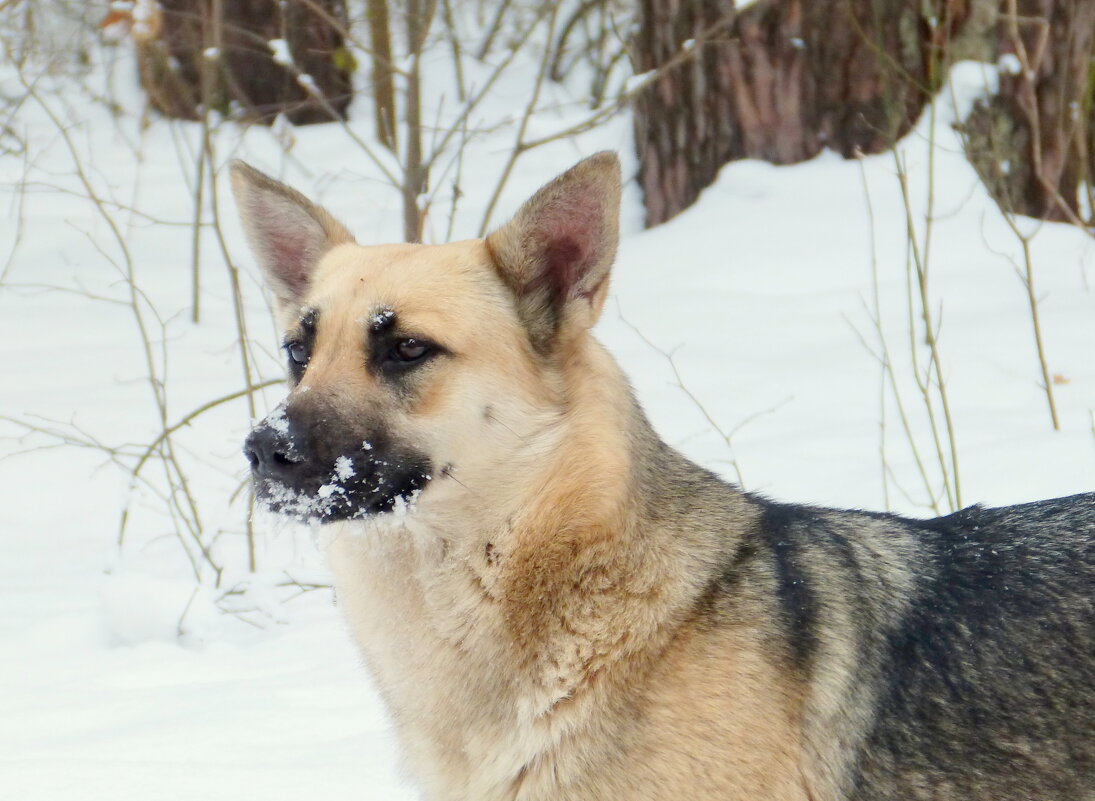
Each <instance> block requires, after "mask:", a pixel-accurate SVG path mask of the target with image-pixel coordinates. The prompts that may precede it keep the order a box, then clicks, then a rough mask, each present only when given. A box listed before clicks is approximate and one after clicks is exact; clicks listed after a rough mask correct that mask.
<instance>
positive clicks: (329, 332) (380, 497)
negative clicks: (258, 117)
mask: <svg viewBox="0 0 1095 801" xmlns="http://www.w3.org/2000/svg"><path fill="white" fill-rule="evenodd" d="M232 187H233V190H234V192H235V195H236V200H237V204H238V205H239V208H240V213H241V216H242V219H243V225H244V230H245V232H246V234H247V238H248V241H249V243H250V245H251V248H252V250H253V251H254V253H255V256H256V258H257V260H258V262H259V264H260V265H261V266H262V268H263V271H264V273H265V276H266V280H267V283H268V285H269V287H270V289H271V291H272V293H273V295H274V298H275V313H276V315H277V317H278V321H279V324H280V325H281V328H282V330H283V332H284V333H283V344H284V351H285V358H286V361H287V363H288V368H289V375H290V378H291V384H292V389H291V391H290V393H289V396H288V398H287V399H286V400H285V402H284V403H282V404H281V405H279V406H278V408H277V409H276V410H275V411H274V412H273V413H272V414H270V415H269V416H268V417H267V418H266V419H265V420H263V421H262V422H260V423H259V424H258V425H257V426H256V427H255V428H254V430H253V431H252V432H251V434H250V436H249V437H248V438H247V442H246V445H245V448H244V452H245V454H246V456H247V458H248V460H249V461H250V463H251V469H252V472H253V476H254V479H255V484H256V489H257V492H258V495H259V497H260V499H262V500H263V501H264V502H265V503H266V504H267V505H268V506H269V507H270V508H272V509H274V510H275V511H280V512H282V513H285V514H289V515H292V516H295V517H298V518H301V519H314V520H321V521H332V520H345V519H352V518H358V517H365V516H368V515H371V514H374V513H379V512H385V511H389V510H392V509H393V508H396V507H397V506H399V505H400V504H401V503H402V502H404V501H406V500H409V499H411V498H412V497H415V496H417V495H418V494H419V493H420V492H421V493H423V499H424V500H425V499H426V498H429V497H431V494H433V495H439V494H442V493H443V492H444V491H445V490H444V489H443V487H444V486H445V485H448V484H455V485H458V486H460V487H461V488H462V489H463V491H465V492H466V493H471V494H472V495H474V494H475V493H476V491H477V489H482V488H483V487H484V485H485V484H486V483H489V482H498V481H500V480H501V477H503V476H505V475H506V474H507V471H509V470H516V469H519V463H520V458H519V456H520V454H521V452H522V451H523V450H527V449H529V448H532V447H535V444H536V442H537V441H539V440H543V439H545V438H549V437H550V431H551V428H552V425H553V423H554V422H555V421H556V420H557V419H558V417H559V415H561V414H563V413H565V408H566V397H565V396H566V387H565V381H563V380H562V375H563V372H564V370H565V364H566V362H567V360H568V359H570V358H572V356H573V354H574V353H575V352H576V351H577V350H580V344H581V342H582V340H583V339H584V338H585V337H586V336H587V331H588V329H589V328H590V327H591V326H592V325H593V324H594V323H595V322H596V320H597V318H598V316H599V315H600V312H601V308H602V306H603V305H604V301H605V297H606V295H607V291H608V275H609V268H610V267H611V264H612V260H613V258H614V256H615V251H616V243H617V237H618V216H619V198H620V169H619V164H618V162H617V159H616V157H615V155H613V154H611V153H601V154H598V155H595V156H592V157H591V158H588V159H586V160H584V161H582V162H580V163H579V164H577V165H576V166H575V167H573V168H572V169H570V170H569V171H567V172H566V173H564V174H563V175H561V176H559V177H558V178H556V179H555V180H554V181H552V182H551V183H549V184H548V185H546V186H544V187H543V188H542V189H540V190H539V191H538V192H537V193H536V194H535V195H534V196H533V197H532V198H531V199H530V200H529V201H528V202H526V203H525V205H524V206H522V207H521V209H520V210H519V211H518V212H517V214H516V216H515V217H514V218H513V219H512V220H511V221H510V222H509V223H507V224H506V225H504V226H502V227H501V228H500V229H498V230H497V231H495V232H494V233H493V234H491V235H490V236H488V237H487V238H486V239H478V240H470V241H465V242H455V243H451V244H447V245H410V244H406V245H382V246H369V247H366V246H361V245H358V244H357V243H356V242H355V241H354V239H353V237H352V236H351V235H350V234H349V232H348V231H347V230H346V228H344V227H343V226H342V225H341V224H340V223H339V222H337V221H336V220H335V219H334V218H333V217H332V216H331V215H330V214H328V213H327V212H326V211H324V210H323V209H321V208H319V207H317V206H315V205H313V204H312V203H311V202H309V201H308V200H307V199H306V198H305V197H304V196H302V195H301V194H299V193H298V192H296V191H294V190H292V189H290V188H289V187H287V186H285V185H283V184H281V183H278V182H277V181H274V180H273V179H271V178H269V177H267V176H265V175H263V174H262V173H260V172H258V171H257V170H255V169H253V168H251V167H249V166H247V165H245V164H242V163H238V162H237V163H236V164H234V165H233V168H232Z"/></svg>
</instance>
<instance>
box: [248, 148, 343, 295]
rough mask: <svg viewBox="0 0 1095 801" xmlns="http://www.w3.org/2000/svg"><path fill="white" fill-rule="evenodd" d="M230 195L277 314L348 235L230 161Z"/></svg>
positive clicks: (282, 188) (287, 190) (281, 187)
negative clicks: (322, 259) (271, 292)
mask: <svg viewBox="0 0 1095 801" xmlns="http://www.w3.org/2000/svg"><path fill="white" fill-rule="evenodd" d="M232 193H233V194H234V195H235V196H236V205H237V206H238V207H239V212H240V219H241V220H242V221H243V231H244V233H245V234H246V235H247V242H248V244H249V245H250V246H251V251H252V252H253V253H254V254H255V258H256V259H257V260H258V263H259V266H260V267H262V270H263V272H264V273H265V275H266V283H267V285H268V286H269V287H270V289H271V290H272V291H273V293H274V296H275V297H276V299H277V303H278V306H279V311H280V310H286V309H289V308H293V307H296V306H299V305H300V303H301V301H302V300H303V299H304V295H305V293H306V292H307V290H308V285H309V284H310V282H311V279H312V271H313V270H314V269H315V266H316V264H317V262H319V259H320V257H321V256H323V254H324V253H326V252H327V251H328V250H330V249H331V248H333V247H334V246H335V245H339V244H342V243H343V242H353V241H354V238H353V236H351V235H350V232H349V231H347V230H346V228H345V227H344V226H343V225H342V223H340V222H339V221H338V220H336V219H335V218H334V217H332V216H331V215H330V214H329V213H328V212H327V211H326V209H323V208H321V207H319V206H317V205H315V204H314V203H312V202H311V201H310V200H308V198H306V197H304V195H302V194H301V193H300V192H298V191H296V190H295V189H292V188H291V187H288V186H286V185H285V184H283V183H280V182H279V181H275V180H274V179H273V178H271V177H270V176H268V175H264V174H263V173H261V172H259V171H258V170H256V169H255V168H254V167H252V166H250V165H249V164H245V163H243V162H242V161H234V162H232Z"/></svg>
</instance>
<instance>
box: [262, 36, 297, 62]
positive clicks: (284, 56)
mask: <svg viewBox="0 0 1095 801" xmlns="http://www.w3.org/2000/svg"><path fill="white" fill-rule="evenodd" d="M266 44H267V46H268V47H269V48H270V52H271V53H272V54H273V56H274V63H275V64H281V65H282V66H283V67H291V66H293V54H292V53H290V52H289V43H288V42H287V41H285V40H284V39H271V40H270V41H269V42H267V43H266Z"/></svg>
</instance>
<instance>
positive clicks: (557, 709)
mask: <svg viewBox="0 0 1095 801" xmlns="http://www.w3.org/2000/svg"><path fill="white" fill-rule="evenodd" d="M232 178H233V187H234V190H235V193H236V197H237V202H238V204H239V207H240V209H241V212H242V218H243V224H244V229H245V232H246V234H247V237H248V240H249V243H250V245H251V248H252V249H253V251H254V253H255V256H256V257H257V260H258V262H259V264H260V265H261V266H262V268H263V269H264V272H265V274H266V278H267V281H268V284H269V288H270V289H271V290H272V292H273V295H274V297H275V305H276V314H277V316H278V318H279V320H280V324H281V326H282V328H283V330H284V345H285V352H286V357H287V360H288V366H289V374H290V376H291V385H292V389H291V391H290V392H289V395H288V398H287V400H286V401H285V402H284V403H283V404H282V405H281V406H279V407H278V408H277V409H276V410H275V411H274V412H273V413H272V414H271V415H270V416H269V417H267V418H266V419H265V420H264V421H262V422H260V423H259V424H258V425H257V426H256V427H255V429H254V430H253V431H252V433H251V435H250V436H249V437H248V439H247V443H246V447H245V452H246V456H247V458H248V459H249V460H250V463H251V468H252V471H253V474H254V481H255V486H256V488H257V492H258V493H259V495H260V497H261V498H263V499H264V500H265V502H266V503H267V504H268V505H269V507H270V508H272V509H274V510H276V511H280V512H282V513H284V514H287V515H291V516H293V517H296V518H300V519H306V520H318V521H320V522H322V523H325V524H327V525H326V526H325V527H324V529H323V531H324V533H325V534H326V535H327V536H326V539H327V540H328V541H329V544H328V545H327V550H328V555H329V559H330V564H331V566H332V570H333V572H334V576H335V582H336V597H337V600H338V604H339V606H340V607H341V608H342V610H343V612H344V613H345V616H346V618H347V620H348V621H349V625H350V628H351V629H352V630H353V634H354V636H355V638H356V639H357V640H358V642H359V643H360V647H361V649H362V651H363V652H364V656H365V661H366V662H367V665H368V667H369V669H370V670H371V672H372V674H373V676H374V678H375V681H376V684H377V686H378V687H379V689H380V692H381V694H382V695H383V697H384V699H385V701H386V703H387V705H388V708H389V710H390V712H391V716H392V719H393V721H394V725H395V728H396V731H397V735H398V738H399V740H400V743H401V746H402V753H403V756H404V761H405V767H406V770H407V772H408V773H409V774H410V775H411V776H412V777H413V779H414V780H415V781H416V783H417V784H418V786H419V788H420V790H421V793H422V796H423V798H426V799H430V800H431V801H441V800H444V801H458V800H459V801H501V800H502V799H522V800H523V801H534V800H535V801H548V800H549V799H550V800H551V801H563V800H564V799H566V800H567V801H631V800H635V801H639V800H640V799H650V800H651V801H653V799H659V800H660V801H666V800H668V799H674V800H677V799H682V800H687V801H693V800H699V799H720V801H776V800H777V799H778V800H779V801H853V800H854V801H906V800H911V799H925V800H927V799H932V800H933V801H935V800H938V801H943V800H944V799H945V800H946V801H1083V800H1085V799H1086V800H1088V801H1090V799H1095V669H1093V665H1095V613H1093V590H1095V571H1093V561H1095V560H1093V547H1092V541H1093V539H1095V538H1093V535H1095V493H1091V494H1085V495H1076V496H1073V497H1070V498H1060V499H1057V500H1049V501H1042V502H1039V503H1030V504H1024V505H1021V506H1011V507H1006V508H1001V509H982V508H978V507H972V508H969V509H965V510H963V511H961V512H958V513H957V514H953V515H950V516H948V517H942V518H939V519H936V520H914V519H907V518H903V517H898V516H895V515H890V514H876V513H871V512H861V511H839V510H834V509H822V508H815V507H808V506H800V505H792V504H783V503H775V502H773V501H770V500H767V499H765V498H762V497H758V496H756V495H752V494H749V493H745V492H742V491H741V490H739V489H737V488H736V487H734V486H731V485H728V484H727V483H725V482H724V481H722V480H721V479H719V478H718V477H717V476H715V475H713V474H712V473H710V472H709V471H707V470H705V469H703V468H701V467H698V466H696V465H694V464H692V463H691V462H689V461H687V460H686V459H685V458H684V457H682V456H681V455H680V454H678V453H677V452H676V451H674V450H673V449H672V448H670V447H669V446H668V445H666V444H665V443H664V442H662V440H661V439H659V437H658V435H657V434H656V433H655V432H654V430H653V428H652V427H651V425H650V423H649V422H648V421H647V418H646V417H645V416H644V414H643V411H642V409H640V407H639V406H638V404H637V403H636V401H635V398H634V396H633V394H632V391H631V389H630V387H629V385H628V382H627V379H626V378H625V377H624V376H623V374H622V373H621V371H620V369H619V367H618V366H617V365H616V363H615V361H614V360H613V359H612V357H611V356H609V354H608V353H607V352H606V351H605V350H604V348H603V347H602V346H601V345H599V344H598V343H597V341H596V340H595V339H594V338H593V336H592V335H591V334H590V328H591V327H592V326H593V324H594V323H595V322H596V321H597V318H598V316H599V315H600V312H601V309H602V307H603V305H604V303H605V297H606V294H607V292H608V284H609V282H608V277H609V268H610V266H611V265H612V262H613V259H614V256H615V251H616V244H617V237H618V214H619V198H620V168H619V164H618V162H617V159H616V157H615V156H614V155H613V154H610V153H601V154H598V155H595V156H592V157H591V158H588V159H586V160H585V161H582V162H580V163H579V164H578V165H576V166H575V167H573V168H572V169H570V170H569V171H567V172H566V173H564V174H563V175H561V176H559V177H558V178H556V179H555V180H553V181H552V182H551V183H549V184H547V185H546V186H544V187H543V188H542V189H540V190H539V191H538V192H537V193H536V194H535V195H534V196H533V197H532V198H531V199H530V200H529V201H528V202H526V203H525V205H524V206H522V207H521V208H520V210H519V211H518V212H517V214H516V216H515V217H514V218H513V219H512V220H511V221H510V222H508V223H507V224H505V225H503V226H502V227H501V228H499V229H498V230H497V231H495V232H494V233H492V234H491V235H490V236H488V237H487V238H486V239H477V240H472V241H466V242H454V243H451V244H446V245H417V244H399V245H383V246H371V247H363V246H360V245H358V244H356V243H355V241H354V239H353V238H352V237H351V235H350V234H349V232H348V231H347V230H346V228H344V227H343V226H342V225H341V224H340V223H338V222H337V221H336V220H335V219H334V218H333V217H332V216H331V215H330V214H328V213H327V212H326V211H324V210H323V209H320V208H318V207H317V206H315V205H313V204H312V203H310V202H309V201H308V200H306V199H305V198H304V197H303V196H302V195H300V194H299V193H297V192H295V191H294V190H292V189H290V188H288V187H286V186H284V185H282V184H280V183H278V182H276V181H274V180H272V179H270V178H268V177H266V176H265V175H263V174H262V173H260V172H258V171H256V170H255V169H253V168H251V167H249V166H247V165H245V164H241V163H237V164H235V165H234V167H233V175H232Z"/></svg>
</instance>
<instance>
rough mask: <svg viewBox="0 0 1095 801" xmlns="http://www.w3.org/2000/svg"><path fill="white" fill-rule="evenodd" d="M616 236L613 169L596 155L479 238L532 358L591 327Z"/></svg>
mask: <svg viewBox="0 0 1095 801" xmlns="http://www.w3.org/2000/svg"><path fill="white" fill-rule="evenodd" d="M619 232H620V162H619V160H618V159H617V158H616V154H615V153H609V152H603V153H597V154H596V155H594V156H590V157H589V158H587V159H585V160H584V161H581V162H579V163H578V164H576V165H575V166H573V167H571V168H570V169H569V170H567V171H566V172H565V173H563V174H562V175H560V176H559V177H558V178H556V179H555V180H554V181H552V182H551V183H549V184H547V185H546V186H544V187H542V188H541V189H540V190H539V191H538V192H537V193H536V194H535V195H533V196H532V197H531V198H530V199H529V200H528V201H527V202H526V203H525V205H523V206H522V207H521V208H520V209H519V210H518V212H517V214H516V215H515V216H514V218H513V219H512V220H510V221H509V222H508V223H506V224H505V225H503V226H502V227H501V228H499V229H498V230H497V231H495V232H494V233H493V234H491V235H490V236H488V237H487V248H488V250H489V251H490V253H491V255H492V257H493V258H494V263H495V267H496V269H497V270H498V274H499V275H500V276H501V277H502V280H504V281H505V282H506V284H507V285H508V286H509V287H510V289H512V290H513V293H514V295H515V296H516V298H517V311H518V315H519V316H520V318H521V321H522V322H523V323H524V325H525V328H526V329H527V330H528V333H529V339H530V340H531V341H532V345H533V347H535V348H536V350H537V351H538V352H540V353H547V352H549V351H551V350H552V349H553V348H555V347H556V346H558V345H559V344H560V343H562V342H563V341H565V340H567V339H569V338H570V337H572V336H573V335H574V334H576V333H577V332H579V331H584V330H586V329H588V328H590V327H591V326H592V325H593V324H594V323H596V322H597V318H598V317H599V316H600V314H601V308H602V307H603V306H604V301H605V297H606V296H607V293H608V273H609V269H610V268H611V267H612V260H613V259H614V258H615V257H616V245H617V243H618V241H619V236H620V233H619Z"/></svg>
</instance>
